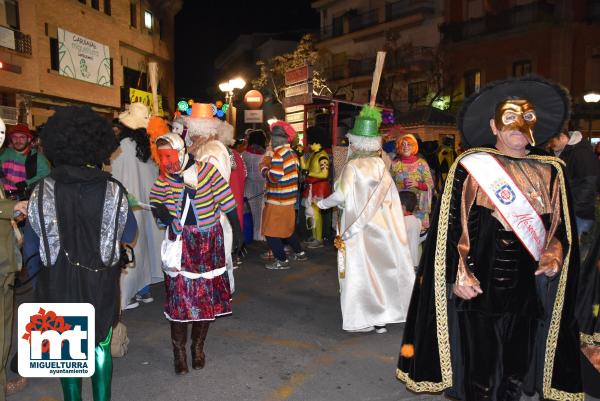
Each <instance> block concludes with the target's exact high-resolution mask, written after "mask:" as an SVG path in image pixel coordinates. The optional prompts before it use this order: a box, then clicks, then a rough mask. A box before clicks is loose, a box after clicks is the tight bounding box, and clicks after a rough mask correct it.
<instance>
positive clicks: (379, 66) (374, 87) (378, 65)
mask: <svg viewBox="0 0 600 401" xmlns="http://www.w3.org/2000/svg"><path fill="white" fill-rule="evenodd" d="M384 62H385V52H382V51H379V52H377V61H376V62H375V71H373V81H372V82H371V98H370V100H369V105H370V106H371V107H373V106H375V100H376V99H377V91H378V90H379V81H380V80H381V71H383V64H384Z"/></svg>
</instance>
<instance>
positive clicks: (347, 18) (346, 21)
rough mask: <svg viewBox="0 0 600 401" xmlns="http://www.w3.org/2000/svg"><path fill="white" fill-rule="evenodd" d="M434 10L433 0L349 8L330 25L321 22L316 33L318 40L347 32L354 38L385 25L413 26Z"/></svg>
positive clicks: (393, 26)
mask: <svg viewBox="0 0 600 401" xmlns="http://www.w3.org/2000/svg"><path fill="white" fill-rule="evenodd" d="M384 7H385V8H384ZM434 12H435V6H434V1H433V0H397V1H395V2H393V3H387V4H385V6H381V7H378V8H373V9H369V10H363V11H361V12H359V11H358V10H350V11H348V12H347V13H346V14H344V15H342V16H339V17H336V18H334V19H333V21H332V24H331V25H325V26H322V27H321V28H320V29H319V31H318V33H317V35H316V36H317V38H318V40H317V41H319V42H322V41H326V40H330V39H335V38H337V37H340V36H346V35H347V36H351V37H353V38H354V37H359V36H362V35H369V34H371V33H374V32H377V31H381V30H382V29H397V28H399V27H402V26H414V24H415V23H421V20H422V19H424V18H427V17H426V16H425V15H424V14H433V13H434ZM411 17H413V18H411Z"/></svg>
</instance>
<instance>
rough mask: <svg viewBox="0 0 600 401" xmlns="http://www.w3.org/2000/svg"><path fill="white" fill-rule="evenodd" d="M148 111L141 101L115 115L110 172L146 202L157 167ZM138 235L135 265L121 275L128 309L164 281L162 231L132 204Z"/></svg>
mask: <svg viewBox="0 0 600 401" xmlns="http://www.w3.org/2000/svg"><path fill="white" fill-rule="evenodd" d="M148 120H149V113H148V108H147V107H146V106H145V105H143V104H142V103H133V104H132V105H131V106H130V108H129V110H127V111H125V112H123V113H121V114H120V115H119V122H120V123H121V124H122V127H121V132H120V134H119V136H120V142H121V146H120V148H119V149H118V150H117V151H116V152H115V153H114V154H113V157H112V160H111V165H110V167H111V173H112V175H113V177H115V178H116V179H117V180H119V181H120V182H121V183H122V184H123V186H124V187H125V188H126V189H127V192H128V193H129V194H131V195H132V196H133V197H134V198H135V199H136V200H137V201H138V202H140V203H143V204H148V203H149V198H148V196H149V194H150V188H151V187H152V184H153V183H154V180H156V177H158V167H157V166H156V164H155V163H154V162H153V161H152V160H151V159H150V142H149V139H148V137H147V134H146V127H147V125H148ZM133 210H134V214H135V218H136V220H137V222H138V228H139V229H138V236H137V239H136V242H135V247H134V248H133V250H134V253H135V264H134V265H133V266H132V267H128V268H126V269H124V271H123V274H121V309H132V308H135V307H137V306H139V302H144V303H148V302H152V300H153V299H152V296H151V294H150V292H149V288H148V286H149V285H150V284H154V283H158V282H161V281H163V280H164V278H163V272H162V268H161V257H160V246H161V243H162V239H163V237H164V234H163V233H162V231H161V230H160V229H159V228H158V225H157V224H156V221H155V220H154V217H152V213H150V212H149V211H148V210H144V209H142V208H139V207H136V208H134V209H133Z"/></svg>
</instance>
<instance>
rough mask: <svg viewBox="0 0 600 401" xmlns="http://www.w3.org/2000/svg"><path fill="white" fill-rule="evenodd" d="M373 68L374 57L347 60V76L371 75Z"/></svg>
mask: <svg viewBox="0 0 600 401" xmlns="http://www.w3.org/2000/svg"><path fill="white" fill-rule="evenodd" d="M374 69H375V57H372V58H365V59H361V60H348V77H349V78H354V77H361V76H364V75H372V74H373V70H374Z"/></svg>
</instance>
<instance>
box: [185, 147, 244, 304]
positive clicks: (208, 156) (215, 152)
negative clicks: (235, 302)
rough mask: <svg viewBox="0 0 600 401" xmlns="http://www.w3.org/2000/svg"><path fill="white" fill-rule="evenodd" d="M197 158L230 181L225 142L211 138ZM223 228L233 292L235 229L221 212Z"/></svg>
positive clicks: (227, 265) (197, 153) (229, 162)
mask: <svg viewBox="0 0 600 401" xmlns="http://www.w3.org/2000/svg"><path fill="white" fill-rule="evenodd" d="M194 157H195V158H196V160H198V161H202V162H206V163H210V164H212V165H213V166H215V167H216V168H217V170H219V173H220V174H221V175H222V176H223V178H224V179H225V181H227V182H228V183H229V179H230V177H231V158H230V157H229V152H228V151H227V148H226V147H225V145H223V143H221V142H220V141H217V140H211V141H208V142H206V143H205V144H204V145H202V146H200V148H199V149H198V151H197V152H196V154H195V155H194ZM219 221H220V223H221V227H222V228H223V242H224V244H225V263H226V267H227V274H228V276H229V286H230V290H231V293H233V292H234V291H235V281H234V278H233V259H232V258H231V250H232V248H233V230H232V229H231V224H229V220H227V216H225V214H224V213H221V217H220V219H219Z"/></svg>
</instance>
